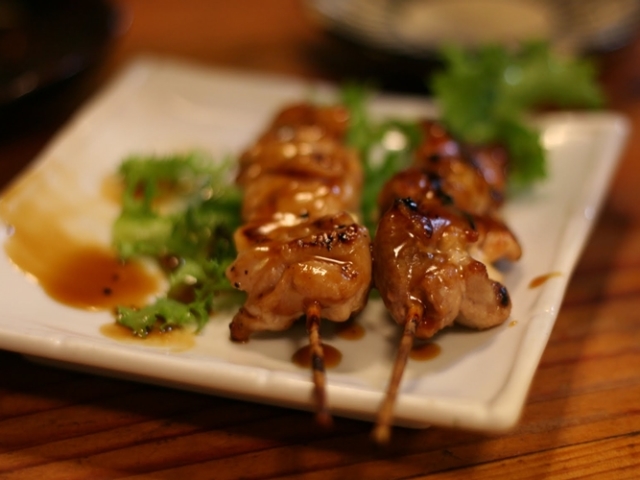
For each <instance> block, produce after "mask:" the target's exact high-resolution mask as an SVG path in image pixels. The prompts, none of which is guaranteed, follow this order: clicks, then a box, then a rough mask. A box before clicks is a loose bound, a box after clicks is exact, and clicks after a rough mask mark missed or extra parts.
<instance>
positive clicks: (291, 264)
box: [227, 213, 371, 341]
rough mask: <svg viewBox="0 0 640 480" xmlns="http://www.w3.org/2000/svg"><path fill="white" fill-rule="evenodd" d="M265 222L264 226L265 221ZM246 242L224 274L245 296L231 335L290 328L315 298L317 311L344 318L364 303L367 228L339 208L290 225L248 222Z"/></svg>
mask: <svg viewBox="0 0 640 480" xmlns="http://www.w3.org/2000/svg"><path fill="white" fill-rule="evenodd" d="M267 227H268V226H267ZM236 236H237V237H238V236H240V237H243V238H241V239H238V240H237V242H238V243H241V244H242V245H244V248H243V250H242V251H241V252H240V253H239V254H238V258H237V260H236V261H235V262H234V263H233V264H232V265H231V266H230V267H229V269H228V271H227V276H228V278H229V280H230V281H231V282H232V283H233V284H234V286H235V287H236V288H238V289H241V290H244V291H246V292H247V300H246V302H245V304H244V306H243V307H242V308H241V309H240V311H239V312H238V313H237V314H236V315H235V316H234V318H233V320H232V322H231V325H230V329H231V338H232V339H233V340H236V341H246V340H248V338H249V336H250V335H251V334H252V333H254V332H258V331H263V330H271V331H279V330H286V329H288V328H289V327H290V326H291V325H292V324H293V322H295V321H296V320H298V319H299V318H300V317H303V316H305V315H306V313H307V308H308V306H309V304H310V303H314V302H315V303H317V305H318V308H319V312H320V316H321V317H322V318H324V319H327V320H331V321H334V322H344V321H346V320H348V319H349V318H351V316H352V315H353V314H354V313H357V312H359V311H360V310H362V308H363V307H364V306H365V303H366V301H367V296H368V293H369V289H370V284H371V255H370V252H369V248H370V239H369V233H368V231H367V230H366V229H365V228H364V227H363V226H360V225H358V224H356V223H354V221H353V219H352V218H351V216H350V215H348V214H346V213H339V214H336V215H330V216H325V217H321V218H319V219H317V220H314V221H304V222H300V223H298V224H297V225H293V226H276V227H275V228H273V229H269V228H263V226H262V225H251V224H250V225H247V226H245V227H244V228H242V229H241V230H239V231H238V232H237V233H236Z"/></svg>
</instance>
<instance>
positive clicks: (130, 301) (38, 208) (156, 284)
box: [0, 172, 162, 310]
mask: <svg viewBox="0 0 640 480" xmlns="http://www.w3.org/2000/svg"><path fill="white" fill-rule="evenodd" d="M57 174H58V175H59V176H60V178H57V177H55V176H49V175H45V174H44V173H43V172H36V173H34V174H32V175H31V176H30V177H29V178H28V181H26V182H23V183H22V184H20V183H19V184H17V185H15V186H13V187H12V188H11V189H9V190H8V191H7V192H6V194H5V196H4V198H3V199H2V201H1V202H0V218H1V219H2V221H3V222H4V223H6V225H7V238H6V241H5V244H4V248H5V252H6V253H7V256H8V257H9V259H10V260H11V261H12V262H13V263H14V264H15V265H16V266H17V267H18V268H19V269H20V270H21V271H23V272H24V273H25V274H27V276H28V277H29V278H31V279H32V280H35V281H36V282H37V283H38V284H39V285H40V286H41V287H42V288H43V289H44V291H45V292H46V293H47V294H48V295H49V296H50V297H51V298H53V299H55V300H56V301H58V302H60V303H63V304H65V305H69V306H72V307H76V308H83V309H89V310H111V309H114V308H115V307H116V306H118V305H126V306H131V307H140V306H143V305H145V304H146V303H147V301H148V300H149V298H150V297H151V295H153V294H154V293H158V292H159V291H160V290H161V288H162V280H161V275H160V273H159V272H153V271H152V270H151V269H150V268H148V267H147V266H146V265H144V264H142V263H140V262H122V261H121V260H119V259H118V258H117V256H116V253H115V252H114V251H113V250H112V249H110V248H109V246H108V245H104V246H103V245H101V242H100V241H99V240H97V238H93V239H92V238H91V236H92V235H93V234H94V233H95V230H96V229H97V227H96V225H97V221H96V219H95V218H94V216H93V215H94V214H95V213H96V211H98V210H100V208H101V206H103V203H100V202H94V201H92V200H95V199H86V200H85V199H83V198H82V196H81V193H80V192H76V191H74V185H75V184H74V183H73V182H72V180H73V179H72V178H69V179H67V177H66V175H63V174H62V173H61V172H57ZM67 183H69V185H67ZM82 236H86V237H85V238H84V239H81V237H82Z"/></svg>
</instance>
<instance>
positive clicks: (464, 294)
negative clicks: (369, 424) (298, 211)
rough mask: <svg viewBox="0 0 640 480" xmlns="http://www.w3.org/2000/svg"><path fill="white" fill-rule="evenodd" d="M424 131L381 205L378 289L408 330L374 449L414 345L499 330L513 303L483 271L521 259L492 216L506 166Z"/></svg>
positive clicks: (435, 131) (429, 125) (428, 128)
mask: <svg viewBox="0 0 640 480" xmlns="http://www.w3.org/2000/svg"><path fill="white" fill-rule="evenodd" d="M423 128H424V133H425V135H424V142H423V144H422V145H421V147H420V148H419V149H418V151H417V153H416V156H415V162H414V165H413V166H412V167H410V168H409V169H407V170H405V171H402V172H399V173H398V174H397V175H395V176H394V177H393V178H392V179H390V180H389V182H388V183H387V184H386V185H385V187H384V188H383V190H382V192H381V194H380V197H379V204H380V208H381V211H383V212H384V214H383V215H382V217H381V219H380V222H379V224H378V228H377V231H376V236H375V239H374V242H373V278H374V285H375V287H376V288H377V289H378V290H379V292H380V294H381V297H382V299H383V301H384V303H385V306H386V307H387V309H388V311H389V312H390V314H391V316H392V318H393V319H394V320H395V321H396V322H397V323H398V324H399V325H401V326H403V328H404V334H403V337H402V341H401V345H400V348H399V350H398V353H397V357H396V361H395V364H394V368H393V372H392V376H391V380H390V382H389V386H388V389H387V394H386V397H385V398H384V400H383V402H382V404H381V407H380V410H379V413H378V420H377V425H376V427H375V429H374V433H373V434H374V438H375V439H376V440H377V441H379V442H386V441H387V440H388V439H389V435H390V423H391V418H392V416H393V405H394V403H395V398H396V396H397V391H398V388H399V384H400V381H401V377H402V374H403V371H404V368H405V366H406V363H407V358H408V353H409V350H410V349H411V346H412V342H413V338H415V337H418V338H424V339H427V338H430V337H432V336H433V335H435V334H436V333H437V332H438V331H440V330H441V329H443V328H445V327H447V326H450V325H452V324H453V323H454V322H457V323H459V324H461V325H465V326H467V327H471V328H476V329H486V328H490V327H493V326H496V325H499V324H501V323H503V322H504V321H505V320H506V319H507V318H508V317H509V315H510V313H511V300H510V298H509V294H508V292H507V289H506V288H505V287H504V285H502V284H501V283H500V282H499V281H496V280H494V279H491V278H490V275H489V272H488V269H487V265H489V264H491V263H492V262H495V261H498V260H500V259H506V260H509V261H515V260H517V259H519V258H520V256H521V254H522V252H521V248H520V245H519V243H518V241H517V239H516V238H515V236H514V235H513V233H512V232H511V231H510V230H509V228H508V227H507V226H506V225H505V224H504V222H502V220H500V219H499V217H498V209H499V207H500V205H501V204H502V198H503V196H504V185H505V183H506V180H505V178H504V176H505V168H504V162H503V157H502V156H501V155H495V154H494V153H493V152H492V151H490V150H489V149H487V150H480V149H476V150H475V151H473V152H472V151H471V150H469V149H464V148H463V147H461V146H460V145H458V144H457V143H455V142H454V141H453V140H452V139H451V137H450V136H449V135H448V134H447V133H446V132H445V131H444V130H443V129H442V128H441V127H440V126H438V125H437V124H436V123H434V122H425V123H424V124H423ZM477 158H480V160H475V159H477ZM487 179H490V180H491V181H488V180H487ZM483 262H484V263H483Z"/></svg>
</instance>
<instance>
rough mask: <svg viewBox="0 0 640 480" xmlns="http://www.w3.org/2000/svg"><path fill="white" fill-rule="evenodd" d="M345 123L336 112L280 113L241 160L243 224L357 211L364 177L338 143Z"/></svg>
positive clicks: (328, 109) (299, 108) (313, 109)
mask: <svg viewBox="0 0 640 480" xmlns="http://www.w3.org/2000/svg"><path fill="white" fill-rule="evenodd" d="M347 119H348V116H347V115H346V112H345V111H344V109H342V108H338V107H324V108H321V107H311V106H306V105H298V106H295V107H291V108H289V109H285V110H284V111H283V112H281V113H280V114H279V116H278V117H277V118H276V120H274V122H273V125H272V126H271V128H270V129H269V130H267V132H266V133H265V134H263V136H262V137H261V139H260V140H259V141H258V142H256V143H255V144H254V145H253V146H252V147H251V148H249V149H248V150H247V151H246V152H245V153H244V154H243V155H242V156H241V158H240V170H239V173H238V176H237V183H238V184H239V185H240V186H242V187H243V188H244V189H245V195H244V202H243V208H242V215H243V218H244V220H245V221H247V222H254V221H271V220H273V219H277V218H280V217H283V216H291V215H293V216H294V217H297V216H307V217H310V218H317V217H319V216H323V215H328V214H332V213H336V212H338V211H343V210H347V211H351V212H356V211H358V209H359V207H360V191H361V189H362V177H363V172H362V165H361V164H360V161H359V159H358V156H357V154H356V153H355V151H354V150H352V149H350V148H347V147H346V146H345V145H344V144H343V143H342V137H343V136H344V131H345V129H346V120H347ZM313 121H318V122H320V123H317V124H314V123H311V122H313Z"/></svg>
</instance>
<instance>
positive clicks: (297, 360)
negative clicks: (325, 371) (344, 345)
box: [291, 344, 342, 368]
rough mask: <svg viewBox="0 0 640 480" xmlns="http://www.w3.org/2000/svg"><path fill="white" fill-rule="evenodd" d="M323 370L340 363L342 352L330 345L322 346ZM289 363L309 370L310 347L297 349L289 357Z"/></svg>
mask: <svg viewBox="0 0 640 480" xmlns="http://www.w3.org/2000/svg"><path fill="white" fill-rule="evenodd" d="M322 349H323V351H324V366H325V368H334V367H337V366H338V365H339V364H340V362H341V361H342V352H341V351H340V350H338V349H337V348H335V347H332V346H331V345H324V344H323V345H322ZM291 361H292V362H293V363H294V364H296V365H297V366H299V367H303V368H311V346H310V345H305V346H304V347H302V348H299V349H298V350H296V351H295V353H294V354H293V355H292V356H291Z"/></svg>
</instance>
